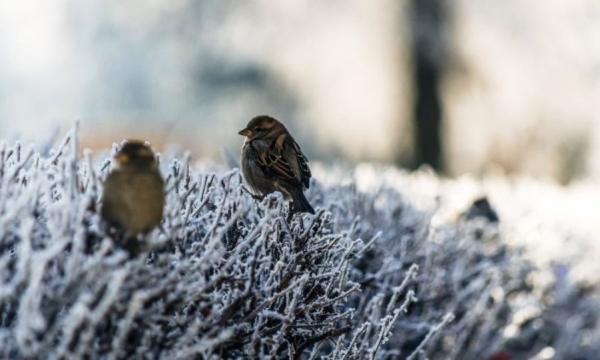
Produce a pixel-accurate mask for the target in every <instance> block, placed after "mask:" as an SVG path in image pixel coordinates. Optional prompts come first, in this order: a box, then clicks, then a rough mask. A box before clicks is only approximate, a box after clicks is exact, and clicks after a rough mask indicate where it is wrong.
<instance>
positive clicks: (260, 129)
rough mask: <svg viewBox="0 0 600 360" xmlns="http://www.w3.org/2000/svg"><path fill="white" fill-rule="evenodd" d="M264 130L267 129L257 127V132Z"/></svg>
mask: <svg viewBox="0 0 600 360" xmlns="http://www.w3.org/2000/svg"><path fill="white" fill-rule="evenodd" d="M263 131H265V129H264V128H256V132H263Z"/></svg>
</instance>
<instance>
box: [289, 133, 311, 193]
mask: <svg viewBox="0 0 600 360" xmlns="http://www.w3.org/2000/svg"><path fill="white" fill-rule="evenodd" d="M292 145H293V147H294V150H295V153H296V161H297V163H298V168H299V170H300V181H301V182H302V185H304V187H305V188H307V189H308V188H309V187H310V178H311V177H312V173H311V172H310V168H309V167H308V159H307V158H306V156H304V154H303V153H302V150H300V146H299V145H298V144H297V143H296V142H295V141H294V140H293V139H292Z"/></svg>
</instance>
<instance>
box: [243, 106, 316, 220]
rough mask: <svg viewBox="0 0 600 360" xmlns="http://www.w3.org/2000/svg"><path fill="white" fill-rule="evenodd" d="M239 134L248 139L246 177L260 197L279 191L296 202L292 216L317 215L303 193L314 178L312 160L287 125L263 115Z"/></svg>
mask: <svg viewBox="0 0 600 360" xmlns="http://www.w3.org/2000/svg"><path fill="white" fill-rule="evenodd" d="M238 134H240V135H243V136H245V137H246V140H245V141H244V146H243V147H242V156H241V161H240V162H241V165H242V174H243V175H244V178H245V179H246V182H247V183H248V185H249V186H250V187H251V188H252V189H253V190H254V192H256V193H258V194H259V198H260V197H264V196H265V195H267V194H270V193H272V192H274V191H279V192H281V194H283V197H284V199H286V200H291V201H292V202H293V206H292V207H290V214H294V213H298V212H308V213H311V214H314V213H315V210H314V209H313V208H312V206H311V205H310V204H309V202H308V200H306V197H305V196H304V192H303V191H304V190H305V189H308V187H309V186H310V178H311V176H312V175H311V173H310V169H309V168H308V160H307V159H306V157H305V156H304V154H302V151H301V150H300V146H298V144H297V143H296V141H295V140H294V138H293V137H292V135H290V133H289V132H288V130H287V129H286V128H285V126H284V125H283V124H282V123H281V122H279V121H278V120H276V119H274V118H272V117H270V116H267V115H259V116H255V117H254V118H252V119H251V120H250V122H249V123H248V125H247V126H246V128H245V129H243V130H241V131H240V132H239V133H238Z"/></svg>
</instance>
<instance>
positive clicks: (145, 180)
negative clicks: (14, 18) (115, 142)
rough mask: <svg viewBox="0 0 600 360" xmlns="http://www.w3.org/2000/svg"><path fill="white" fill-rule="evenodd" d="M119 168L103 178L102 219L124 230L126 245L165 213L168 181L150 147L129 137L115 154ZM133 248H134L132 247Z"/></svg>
mask: <svg viewBox="0 0 600 360" xmlns="http://www.w3.org/2000/svg"><path fill="white" fill-rule="evenodd" d="M115 163H116V167H115V168H114V169H113V170H112V171H111V172H110V174H108V176H107V177H106V180H105V181H104V193H103V195H102V210H101V215H102V218H103V219H104V220H105V221H106V222H108V223H109V224H110V225H112V226H115V227H117V228H118V229H120V230H121V231H122V232H123V235H124V240H123V241H124V243H123V244H120V245H122V246H123V247H125V248H129V247H131V246H134V247H136V248H137V247H139V244H138V243H137V240H136V239H135V238H136V237H137V236H138V235H139V234H146V233H148V232H150V231H152V229H154V228H155V227H156V226H157V225H158V224H160V221H161V220H162V216H163V208H164V205H165V184H164V180H163V178H162V176H161V174H160V171H159V169H158V162H157V161H156V157H155V156H154V152H152V150H151V149H150V147H149V146H147V145H146V144H144V143H143V142H141V141H138V140H128V141H127V142H126V143H125V144H124V145H123V147H122V148H121V150H120V151H119V152H118V153H117V154H116V156H115ZM129 250H131V249H129Z"/></svg>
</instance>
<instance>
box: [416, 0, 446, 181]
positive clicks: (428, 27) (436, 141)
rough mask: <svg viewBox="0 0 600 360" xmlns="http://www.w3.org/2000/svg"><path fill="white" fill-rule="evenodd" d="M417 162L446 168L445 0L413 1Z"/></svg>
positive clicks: (442, 169)
mask: <svg viewBox="0 0 600 360" xmlns="http://www.w3.org/2000/svg"><path fill="white" fill-rule="evenodd" d="M408 14H409V17H410V27H411V31H412V61H413V91H414V107H413V121H414V125H415V126H414V129H415V152H414V153H415V165H416V166H417V167H418V166H420V165H422V164H429V165H430V166H432V167H433V168H434V169H436V170H438V171H444V161H443V149H442V139H441V123H442V113H443V111H442V105H441V100H440V89H439V87H440V81H441V78H442V75H443V71H444V66H443V62H444V58H445V55H446V53H447V52H446V41H445V34H446V31H445V30H446V29H447V11H446V5H445V3H444V1H443V0H411V2H410V7H409V11H408Z"/></svg>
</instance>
